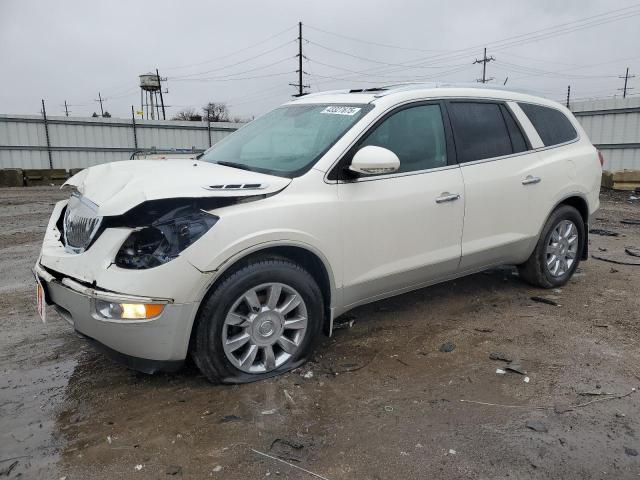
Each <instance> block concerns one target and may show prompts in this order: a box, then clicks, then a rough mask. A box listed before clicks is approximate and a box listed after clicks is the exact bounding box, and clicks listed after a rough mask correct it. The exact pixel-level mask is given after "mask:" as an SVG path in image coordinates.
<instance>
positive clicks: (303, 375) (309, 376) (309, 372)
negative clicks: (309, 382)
mask: <svg viewBox="0 0 640 480" xmlns="http://www.w3.org/2000/svg"><path fill="white" fill-rule="evenodd" d="M302 378H307V379H308V378H313V372H312V371H311V370H309V371H308V372H305V373H303V374H302Z"/></svg>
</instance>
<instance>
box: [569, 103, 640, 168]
mask: <svg viewBox="0 0 640 480" xmlns="http://www.w3.org/2000/svg"><path fill="white" fill-rule="evenodd" d="M570 108H571V111H572V112H573V114H574V115H575V116H576V118H577V119H578V121H579V122H580V124H581V125H582V127H583V128H584V129H585V130H586V132H587V134H588V135H589V138H590V139H591V141H592V142H593V144H594V145H595V146H596V147H598V148H599V149H600V150H601V151H602V154H603V156H604V169H605V170H609V171H611V172H617V171H620V170H625V169H626V170H640V97H630V98H609V99H601V100H588V101H581V102H574V103H571V105H570Z"/></svg>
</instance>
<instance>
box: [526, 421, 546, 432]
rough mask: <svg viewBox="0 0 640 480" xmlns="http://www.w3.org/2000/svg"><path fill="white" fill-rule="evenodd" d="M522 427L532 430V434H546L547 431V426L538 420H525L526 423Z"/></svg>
mask: <svg viewBox="0 0 640 480" xmlns="http://www.w3.org/2000/svg"><path fill="white" fill-rule="evenodd" d="M524 426H525V427H527V428H529V429H531V430H533V431H534V432H542V433H546V432H548V431H549V429H548V428H547V426H546V425H545V424H544V423H542V422H541V421H540V420H527V423H525V424H524Z"/></svg>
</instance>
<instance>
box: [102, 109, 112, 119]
mask: <svg viewBox="0 0 640 480" xmlns="http://www.w3.org/2000/svg"><path fill="white" fill-rule="evenodd" d="M102 118H111V114H110V113H109V112H108V111H107V110H105V111H104V114H103V115H102Z"/></svg>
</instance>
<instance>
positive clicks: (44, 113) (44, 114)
mask: <svg viewBox="0 0 640 480" xmlns="http://www.w3.org/2000/svg"><path fill="white" fill-rule="evenodd" d="M42 120H43V123H44V136H45V140H46V141H47V153H48V154H49V168H51V169H53V157H52V156H51V137H49V119H48V118H47V109H46V108H44V98H43V99H42Z"/></svg>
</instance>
